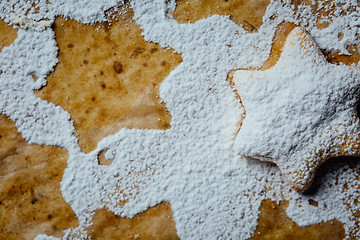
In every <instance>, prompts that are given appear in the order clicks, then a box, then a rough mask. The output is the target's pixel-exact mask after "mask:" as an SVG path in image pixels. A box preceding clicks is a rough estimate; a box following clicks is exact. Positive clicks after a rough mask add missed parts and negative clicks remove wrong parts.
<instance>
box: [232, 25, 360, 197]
mask: <svg viewBox="0 0 360 240" xmlns="http://www.w3.org/2000/svg"><path fill="white" fill-rule="evenodd" d="M233 81H234V83H235V85H236V88H237V92H238V93H239V95H240V98H241V101H242V103H243V104H244V107H245V110H246V118H245V120H244V122H243V124H242V127H241V129H240V132H239V134H238V135H237V138H236V141H235V148H236V150H237V151H238V152H239V154H241V155H244V156H246V157H251V158H254V159H260V160H264V161H271V162H275V163H276V164H277V165H278V166H279V167H280V169H281V171H282V172H283V173H284V174H285V175H286V176H287V178H288V180H289V182H290V184H291V185H292V186H293V187H294V189H296V190H298V191H302V192H303V191H305V190H307V188H308V187H309V186H310V184H311V182H312V181H313V179H314V176H315V172H316V170H317V168H318V167H319V166H320V164H322V163H323V162H324V161H325V160H326V159H327V158H329V157H334V156H338V155H351V154H356V153H357V152H355V153H353V152H352V150H351V149H352V147H351V146H352V145H353V144H355V143H357V142H358V141H359V139H358V138H359V137H358V133H359V132H360V128H359V121H358V118H357V114H356V109H355V106H356V102H357V101H358V95H359V91H360V70H359V69H357V68H354V67H353V68H351V67H347V66H342V65H340V66H338V65H334V64H330V63H327V61H326V59H325V58H324V56H323V55H322V53H321V52H320V51H319V49H318V48H317V46H316V44H315V42H314V41H313V39H311V37H310V36H309V35H308V33H306V32H305V30H303V29H302V28H295V29H294V30H292V32H291V33H290V34H289V36H288V38H287V40H286V42H285V46H284V48H283V52H282V54H281V57H280V59H279V60H278V62H277V63H276V65H275V66H274V67H272V68H271V69H269V70H265V71H259V70H239V71H236V72H235V73H234V80H233ZM346 137H349V139H351V140H352V142H351V143H349V145H350V146H348V147H347V148H344V149H342V151H340V150H339V147H340V146H343V145H344V143H345V139H346ZM357 154H358V153H357Z"/></svg>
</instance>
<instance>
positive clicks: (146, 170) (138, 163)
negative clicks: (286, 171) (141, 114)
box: [0, 0, 360, 239]
mask: <svg viewBox="0 0 360 240" xmlns="http://www.w3.org/2000/svg"><path fill="white" fill-rule="evenodd" d="M25 2H26V1H24V2H21V4H15V3H14V2H13V1H10V2H4V3H3V2H2V3H1V5H0V6H1V8H2V9H3V10H2V11H1V14H0V16H1V18H3V19H5V20H6V21H7V22H9V23H12V24H18V23H19V21H18V20H17V19H19V17H20V19H22V17H24V16H25V13H26V11H27V10H25V9H28V8H29V7H30V5H29V6H27V5H25ZM334 2H335V3H344V2H345V1H340V0H336V1H334ZM346 2H348V3H346V4H350V5H353V6H355V7H357V8H358V5H357V2H356V1H346ZM36 4H37V5H38V6H40V9H39V12H40V13H36V11H35V10H32V12H30V15H29V14H28V15H27V16H26V18H28V19H31V24H30V23H29V24H28V23H27V22H26V21H25V23H24V25H21V26H22V27H23V28H24V29H18V39H17V40H16V41H15V42H14V43H13V44H12V45H11V46H9V47H5V48H4V49H3V50H2V52H1V53H0V66H1V71H2V72H3V73H2V74H1V75H0V83H1V85H0V88H1V95H0V108H1V111H2V112H4V113H5V114H6V115H8V116H9V117H10V118H11V119H13V120H15V121H16V124H17V127H18V130H19V132H21V133H22V134H23V136H24V137H25V138H26V139H27V140H28V141H29V142H31V143H36V144H48V145H58V146H62V147H65V148H67V149H68V151H69V160H68V167H67V169H66V170H65V173H64V177H63V180H62V182H61V190H62V193H63V197H64V199H65V200H66V201H67V203H69V204H70V206H71V207H72V209H73V210H74V212H75V213H76V215H77V216H78V218H79V220H80V225H81V226H80V227H79V228H77V229H73V230H69V231H68V232H67V234H66V235H65V237H64V238H71V237H73V238H79V239H81V238H85V237H86V233H85V232H84V231H85V230H84V228H83V227H86V226H87V225H89V224H91V218H92V213H93V211H94V210H96V209H99V208H103V207H107V208H108V209H110V210H111V211H113V212H115V213H116V214H119V215H121V216H129V217H131V216H134V215H135V214H137V213H139V212H141V211H144V210H146V209H147V208H149V207H151V206H154V205H156V204H158V203H160V202H162V201H169V202H170V203H171V207H172V210H173V212H174V218H175V221H176V228H177V231H178V235H179V237H180V238H182V239H219V238H220V239H230V238H234V239H246V238H248V237H250V236H251V235H252V233H253V230H254V229H255V227H256V225H257V218H258V214H259V207H260V204H261V201H262V200H263V199H266V198H271V199H273V200H277V201H280V200H288V201H289V202H290V205H289V208H288V210H287V212H288V215H289V216H290V217H292V219H293V220H294V221H296V222H297V223H298V224H300V225H301V226H305V225H308V224H312V223H317V222H320V221H327V220H330V219H334V218H337V219H339V220H340V221H341V222H343V223H344V224H345V230H346V234H347V235H349V234H350V233H352V234H354V235H357V236H359V235H360V233H359V232H354V231H355V229H356V225H355V219H354V217H353V214H354V213H355V212H356V211H357V210H358V209H359V207H358V206H357V205H356V204H355V203H354V200H355V199H358V197H359V192H358V190H357V188H354V187H351V186H352V185H359V184H360V183H359V182H358V180H357V178H356V176H359V173H358V172H357V171H356V170H354V169H356V168H357V163H352V164H348V163H346V164H344V165H342V166H341V167H336V166H335V167H333V168H331V169H330V170H329V173H328V174H327V175H325V177H324V178H323V179H321V181H322V182H321V183H319V182H316V184H320V185H321V186H320V187H319V191H318V192H316V194H315V195H312V196H309V195H302V194H298V193H296V192H294V191H293V190H292V189H291V188H290V187H289V185H288V184H287V183H285V182H284V177H283V176H282V175H281V174H280V171H279V170H278V168H277V167H274V166H271V165H268V164H266V163H262V162H258V161H252V160H246V159H244V158H242V157H239V156H238V155H237V154H236V153H235V152H234V151H233V144H234V139H235V137H236V134H237V132H238V130H239V127H240V123H241V121H242V120H243V116H244V109H243V108H242V106H241V104H240V102H239V100H238V99H237V98H236V96H235V93H234V92H233V91H232V89H231V87H230V85H229V83H228V82H227V81H226V79H227V74H228V73H229V71H231V70H234V69H239V68H249V67H259V66H261V65H262V63H263V62H264V61H265V60H266V59H267V58H268V56H269V52H270V47H271V43H272V38H273V36H274V33H275V29H276V26H277V25H278V24H279V23H280V22H282V21H284V20H286V21H290V22H296V23H298V24H300V25H302V26H303V27H305V28H306V29H307V30H308V31H309V32H310V34H311V35H312V36H313V37H314V38H315V41H316V43H317V44H318V45H319V46H320V47H321V48H324V49H326V50H329V51H330V50H339V51H342V52H344V53H347V52H346V46H347V45H349V44H351V43H354V38H353V36H355V35H356V33H357V31H358V27H357V25H356V22H357V21H358V17H357V14H358V13H357V12H358V11H353V13H352V14H347V15H345V16H342V14H340V13H339V14H337V13H335V15H334V17H333V19H332V21H333V23H331V24H330V26H329V27H328V28H324V29H322V30H320V29H317V28H316V20H315V19H314V17H313V15H312V14H311V9H307V10H306V11H302V13H301V14H300V13H299V14H298V15H294V9H293V8H292V7H291V4H290V3H288V2H277V1H272V2H271V4H270V5H269V6H268V9H267V12H266V13H265V16H264V25H263V26H262V27H261V28H260V29H258V31H257V32H256V33H253V34H250V33H248V32H246V31H245V30H243V29H242V28H241V27H240V26H238V25H236V24H235V23H234V22H232V21H231V20H230V19H229V18H228V17H226V16H217V15H216V16H212V17H209V18H207V19H203V20H200V21H198V22H196V23H194V24H179V23H177V22H176V21H175V20H174V19H172V17H171V16H169V15H167V12H168V10H169V9H174V7H175V2H174V1H171V2H168V1H164V0H148V1H146V0H144V1H132V2H131V4H132V6H133V8H134V12H135V16H134V18H135V20H136V21H137V23H138V24H139V25H140V26H141V28H142V29H143V31H144V37H145V39H146V40H148V41H154V42H157V43H159V44H160V45H161V46H162V47H171V48H173V49H175V50H176V51H177V52H179V53H181V54H182V58H183V62H182V63H181V64H180V65H179V66H178V67H177V68H175V69H174V70H173V71H172V72H171V73H170V75H169V76H168V77H167V78H166V79H165V80H164V81H163V83H162V84H161V88H160V97H161V98H162V99H163V100H164V101H165V102H166V106H167V108H168V110H169V111H170V113H171V115H172V122H171V129H169V130H166V131H162V130H138V129H131V130H130V129H122V130H120V131H119V132H118V133H116V134H114V135H111V136H108V137H106V138H104V139H103V140H102V141H101V142H100V143H99V144H98V147H97V148H96V149H95V150H94V151H92V152H90V153H89V154H84V153H82V152H81V151H80V148H79V146H78V144H77V139H76V138H75V135H74V131H75V130H74V127H73V125H72V122H71V121H70V118H69V117H70V116H69V114H68V113H67V112H65V111H64V110H63V109H61V108H60V107H57V106H55V105H54V104H51V103H48V102H46V101H43V100H40V99H38V98H36V97H35V95H34V94H33V89H35V88H39V87H40V86H42V85H43V84H44V78H45V76H46V74H47V73H49V72H50V71H51V70H52V69H53V67H54V65H55V64H56V62H57V59H56V53H57V48H56V45H55V40H54V34H53V32H52V30H51V29H50V28H48V26H50V23H51V22H52V21H53V20H54V16H55V15H58V14H62V15H65V16H68V17H71V18H74V19H76V20H78V21H81V22H91V23H93V22H96V21H102V20H104V17H103V16H104V10H106V9H107V8H109V7H111V6H113V5H114V4H116V2H107V3H106V4H105V3H103V2H100V1H84V2H83V3H82V4H83V7H84V8H81V7H79V5H78V4H80V3H77V2H75V1H74V2H72V1H68V2H64V1H56V3H54V4H46V2H45V1H39V2H37V3H36ZM9 6H10V7H9ZM23 6H26V7H23ZM303 7H304V8H306V6H305V5H304V6H303ZM37 14H40V15H37ZM274 14H275V15H276V16H277V17H276V18H275V19H274V20H271V19H270V16H272V15H274ZM43 18H47V20H46V21H48V22H45V24H44V22H43V21H40V22H38V20H40V19H43ZM14 19H15V20H14ZM20 22H21V23H22V22H24V21H20ZM339 32H343V33H344V37H343V40H342V41H339V40H338V33H339ZM344 39H345V40H344ZM19 63H25V64H19ZM344 69H347V68H344ZM289 71H290V70H289ZM344 71H346V70H344ZM34 73H36V75H37V76H38V77H39V80H38V81H39V82H38V83H37V84H35V85H34V83H33V79H32V78H31V75H32V74H34ZM275 87H278V88H281V87H282V86H275ZM343 104H345V105H342V106H345V107H347V105H346V104H349V103H346V102H345V103H343ZM102 150H107V154H106V157H108V158H111V157H113V156H114V157H115V159H114V161H113V163H112V164H111V165H110V166H101V165H98V161H97V156H98V153H99V152H100V151H102ZM351 165H352V166H351ZM354 166H355V167H354ZM345 183H347V184H348V185H349V187H348V188H345V187H344V184H345ZM265 189H268V190H267V191H265ZM309 198H311V199H313V200H315V201H318V202H319V203H320V204H319V206H318V207H314V206H311V205H310V204H309V203H308V199H309ZM349 204H350V206H351V207H347V206H348V205H349ZM37 239H46V236H43V235H42V236H38V238H37Z"/></svg>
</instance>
